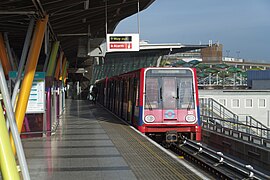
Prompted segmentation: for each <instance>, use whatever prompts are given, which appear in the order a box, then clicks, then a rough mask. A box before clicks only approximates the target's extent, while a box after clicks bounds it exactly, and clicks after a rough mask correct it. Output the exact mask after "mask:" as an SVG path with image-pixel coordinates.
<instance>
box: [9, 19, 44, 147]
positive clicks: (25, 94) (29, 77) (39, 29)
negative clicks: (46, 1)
mask: <svg viewBox="0 0 270 180" xmlns="http://www.w3.org/2000/svg"><path fill="white" fill-rule="evenodd" d="M47 22H48V16H46V17H45V18H44V19H40V20H38V21H37V24H36V28H35V32H34V36H33V39H32V43H31V47H30V51H29V54H28V57H27V62H26V67H25V73H24V78H23V81H22V85H21V89H20V93H19V98H18V102H17V106H16V110H15V117H16V122H17V126H18V131H19V133H20V132H21V130H22V125H23V120H24V116H25V112H26V108H27V103H28V99H29V95H30V91H31V87H32V83H33V80H34V75H35V72H36V67H37V63H38V58H39V54H40V49H41V46H42V42H43V38H44V34H45V30H46V26H47ZM12 144H13V143H12Z"/></svg>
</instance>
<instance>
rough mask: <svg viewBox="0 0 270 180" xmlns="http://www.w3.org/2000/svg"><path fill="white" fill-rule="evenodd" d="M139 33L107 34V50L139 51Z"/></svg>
mask: <svg viewBox="0 0 270 180" xmlns="http://www.w3.org/2000/svg"><path fill="white" fill-rule="evenodd" d="M139 41H140V40H139V34H107V52H115V51H118V52H119V51H139V50H140V43H139Z"/></svg>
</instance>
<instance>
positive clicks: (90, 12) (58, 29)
mask: <svg viewBox="0 0 270 180" xmlns="http://www.w3.org/2000/svg"><path fill="white" fill-rule="evenodd" d="M153 2H154V0H139V9H140V11H142V10H144V9H145V8H147V7H148V6H149V5H151V4H152V3H153ZM137 12H138V0H128V1H126V0H1V1H0V32H2V33H4V32H6V33H8V38H9V43H10V46H11V48H12V50H13V52H14V54H16V56H17V57H18V58H19V57H20V55H21V51H22V48H23V44H24V39H25V36H26V32H27V28H28V25H29V22H30V19H31V18H35V19H39V18H42V17H44V16H45V15H46V14H47V15H49V23H48V32H49V33H48V34H49V42H53V41H56V40H58V41H60V47H61V49H62V50H63V51H64V53H65V56H66V57H67V59H68V61H69V63H70V67H74V66H75V65H76V64H80V62H83V61H84V60H85V59H86V58H87V54H88V52H89V51H90V50H91V49H95V48H97V47H98V46H99V45H100V44H101V43H102V42H103V41H104V39H105V37H106V28H105V27H106V22H107V32H108V33H113V31H114V29H115V27H116V26H117V24H118V23H119V22H120V21H121V20H123V19H124V18H126V17H128V16H131V15H132V14H135V13H137ZM48 44H49V43H48ZM82 46H87V49H86V52H84V53H83V52H82V51H81V50H80V49H83V48H81V47H82ZM44 49H46V48H44V46H43V50H44ZM79 51H80V52H79ZM42 54H43V55H42ZM42 56H44V51H43V53H41V58H40V60H39V64H42V63H43V62H42V61H44V59H45V58H44V57H43V58H42Z"/></svg>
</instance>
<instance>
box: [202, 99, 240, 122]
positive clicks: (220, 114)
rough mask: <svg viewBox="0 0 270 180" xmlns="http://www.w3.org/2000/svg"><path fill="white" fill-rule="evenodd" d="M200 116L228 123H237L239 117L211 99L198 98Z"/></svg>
mask: <svg viewBox="0 0 270 180" xmlns="http://www.w3.org/2000/svg"><path fill="white" fill-rule="evenodd" d="M200 109H201V115H204V116H211V117H216V118H221V119H226V120H228V121H236V122H237V121H238V119H239V117H238V116H237V115H236V114H235V113H233V112H232V111H230V110H228V109H227V108H226V107H225V106H223V105H221V104H220V103H218V102H217V101H215V100H214V99H212V98H200Z"/></svg>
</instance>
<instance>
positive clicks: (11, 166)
mask: <svg viewBox="0 0 270 180" xmlns="http://www.w3.org/2000/svg"><path fill="white" fill-rule="evenodd" d="M5 124H6V121H5V116H4V112H3V109H2V105H1V103H0V127H1V131H0V167H1V172H2V176H3V178H4V179H14V180H19V179H20V176H19V173H18V169H17V165H16V161H15V157H14V154H13V152H12V147H11V144H10V139H9V133H8V130H7V129H6V128H5Z"/></svg>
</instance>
